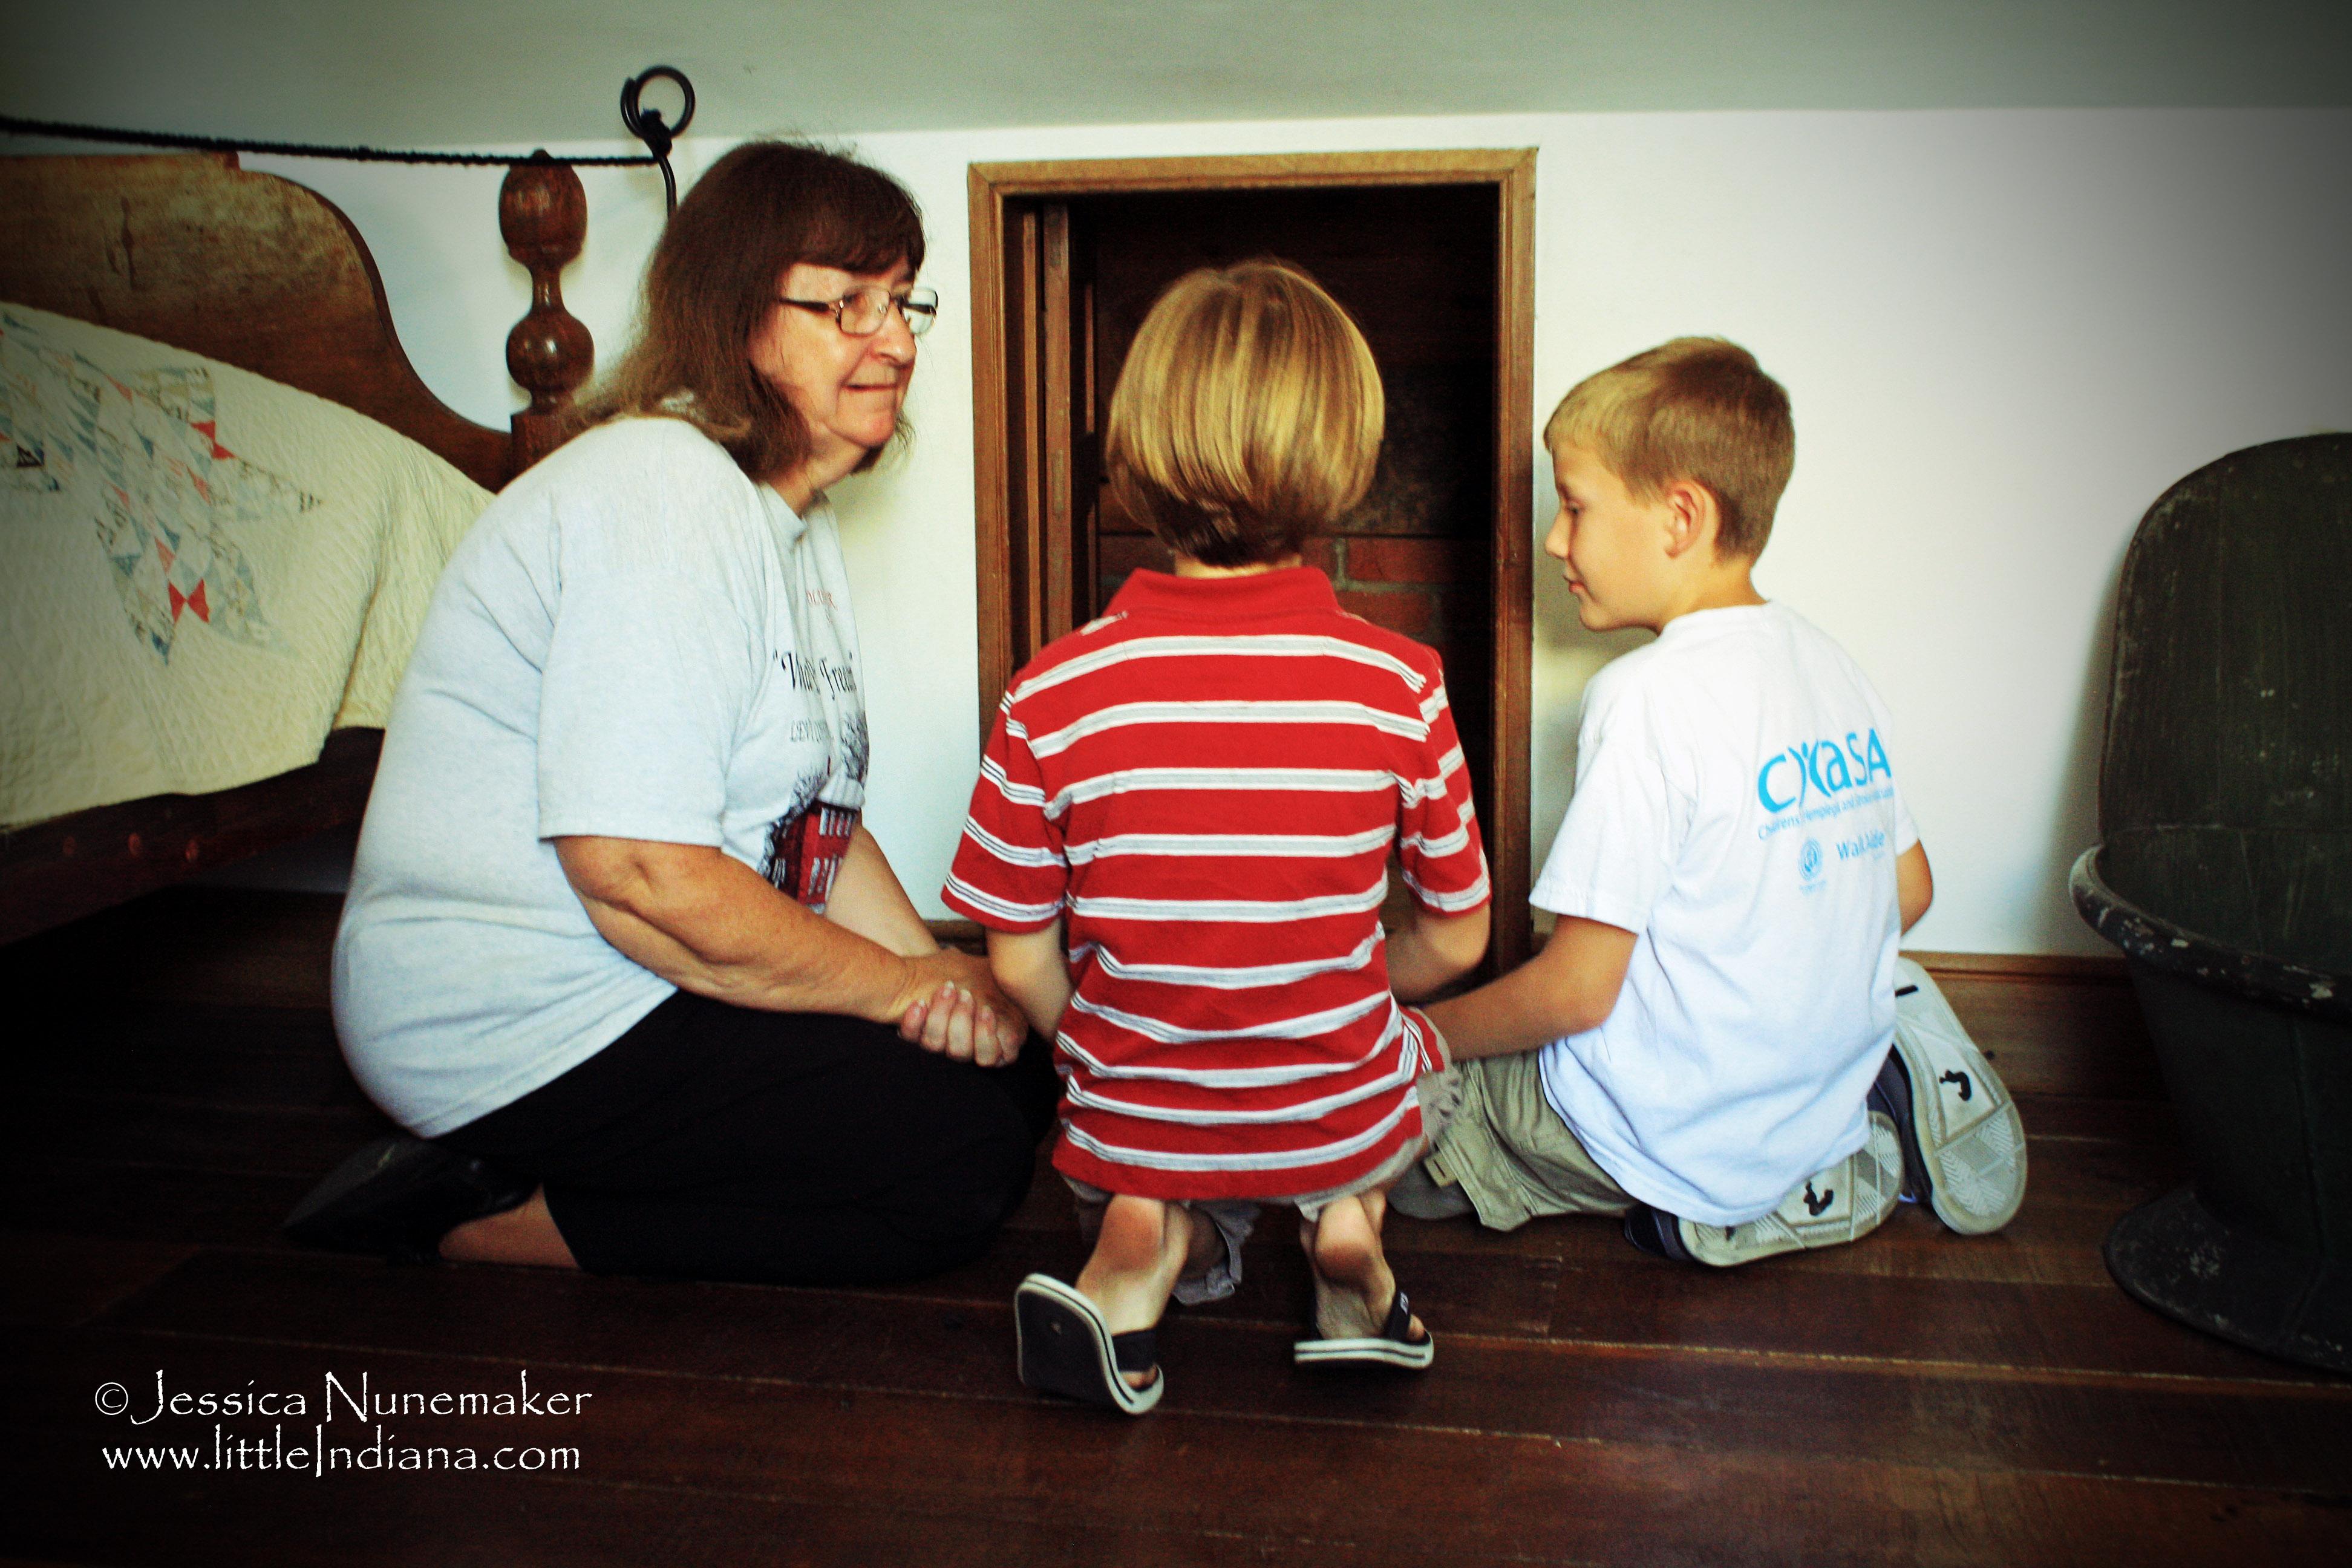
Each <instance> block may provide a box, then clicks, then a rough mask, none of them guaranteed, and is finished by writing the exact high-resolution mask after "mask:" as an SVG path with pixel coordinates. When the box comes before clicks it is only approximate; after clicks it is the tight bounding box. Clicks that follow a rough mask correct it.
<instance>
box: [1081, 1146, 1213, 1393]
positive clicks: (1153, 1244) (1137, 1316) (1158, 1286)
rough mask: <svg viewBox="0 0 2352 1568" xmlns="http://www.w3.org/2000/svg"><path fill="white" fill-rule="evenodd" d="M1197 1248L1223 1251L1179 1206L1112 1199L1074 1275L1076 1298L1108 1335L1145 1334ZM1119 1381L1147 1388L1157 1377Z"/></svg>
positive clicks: (1204, 1224) (1209, 1230) (1205, 1225)
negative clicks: (1098, 1315)
mask: <svg viewBox="0 0 2352 1568" xmlns="http://www.w3.org/2000/svg"><path fill="white" fill-rule="evenodd" d="M1203 1243H1206V1244H1209V1245H1213V1246H1222V1245H1223V1243H1221V1242H1219V1241H1218V1238H1217V1227H1216V1226H1213V1225H1211V1224H1210V1223H1209V1222H1208V1221H1207V1220H1206V1219H1204V1218H1202V1216H1200V1215H1196V1214H1194V1213H1192V1210H1190V1209H1188V1208H1186V1207H1184V1205H1181V1204H1170V1203H1162V1202H1161V1201H1160V1200H1159V1199H1158V1198H1139V1197H1132V1196H1129V1194H1124V1193H1120V1194H1114V1195H1113V1196H1112V1198H1111V1200H1110V1203H1109V1205H1108V1206H1107V1207H1106V1208H1105V1209H1104V1210H1103V1217H1102V1230H1101V1231H1100V1233H1099V1234H1097V1236H1096V1237H1095V1250H1094V1256H1093V1257H1091V1258H1087V1266H1086V1268H1083V1269H1081V1270H1079V1272H1078V1290H1079V1293H1080V1294H1082V1295H1084V1296H1085V1297H1086V1298H1087V1300H1089V1301H1092V1302H1093V1303H1094V1304H1095V1305H1096V1306H1097V1307H1099V1308H1100V1309H1102V1315H1103V1321H1104V1323H1105V1324H1107V1325H1108V1327H1109V1329H1110V1331H1111V1332H1112V1333H1114V1334H1124V1333H1128V1332H1130V1331H1134V1330H1136V1329H1148V1328H1150V1327H1151V1326H1152V1325H1153V1324H1155V1323H1157V1322H1159V1321H1160V1313H1162V1312H1164V1311H1166V1310H1167V1309H1168V1296H1169V1292H1171V1291H1172V1290H1174V1289H1176V1281H1177V1280H1178V1279H1181V1278H1183V1276H1184V1273H1185V1270H1186V1268H1188V1267H1190V1266H1191V1264H1192V1254H1193V1253H1194V1252H1196V1251H1200V1250H1202V1244H1203ZM1203 1263H1204V1264H1205V1259H1204V1260H1203ZM1124 1375H1125V1376H1126V1378H1127V1381H1128V1384H1129V1387H1132V1388H1147V1387H1150V1384H1151V1380H1152V1378H1153V1377H1154V1376H1156V1375H1157V1373H1148V1372H1140V1373H1138V1372H1130V1373H1125V1374H1124Z"/></svg>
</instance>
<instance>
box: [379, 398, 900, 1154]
mask: <svg viewBox="0 0 2352 1568" xmlns="http://www.w3.org/2000/svg"><path fill="white" fill-rule="evenodd" d="M865 799H866V708H865V700H864V696H863V694H862V693H861V692H860V690H859V687H858V678H857V636H856V627H855V626H854V624H853V623H852V621H851V619H850V613H849V591H848V584H847V582H846V580H845V577H844V574H843V572H842V565H841V549H840V542H839V540H838V537H837V536H836V534H835V531H834V524H833V520H832V517H831V515H830V514H829V512H828V511H827V510H825V509H824V507H823V506H819V507H817V508H814V509H813V510H812V513H811V515H810V516H808V517H807V518H802V517H799V516H796V515H795V514H794V513H793V510H792V509H791V508H790V507H788V506H786V505H785V504H784V502H783V500H782V498H781V497H779V496H778V495H777V494H776V492H775V491H774V490H772V489H769V488H768V487H767V486H765V485H759V484H754V483H752V482H751V480H750V479H746V478H745V477H744V476H743V473H742V471H741V470H740V469H739V468H737V467H736V466H735V463H734V460H733V459H732V458H730V457H729V456H728V455H727V454H726V452H725V451H723V450H722V449H721V448H720V447H718V446H717V445H716V444H714V443H713V442H711V441H710V440H709V439H708V438H707V437H704V436H702V435H701V434H700V433H699V432H698V431H696V430H695V429H694V428H693V427H692V426H688V425H687V424H685V423H684V422H682V421H679V420H675V419H629V420H622V421H619V422H616V423H614V424H611V425H606V426H601V427H599V428H597V429H594V430H592V431H589V432H588V433H586V434H584V435H583V436H581V437H579V438H578V439H576V440H574V441H572V443H571V444H570V445H568V446H566V447H563V448H562V450H560V451H558V452H556V453H555V454H554V455H553V456H551V457H550V458H547V459H546V460H545V461H544V462H541V464H539V465H538V466H537V467H536V468H532V469H531V470H530V472H528V473H526V474H524V475H523V476H522V477H521V478H520V479H517V480H516V481H515V482H514V483H513V484H512V485H509V487H508V488H507V489H506V490H505V492H504V493H502V494H501V495H500V496H499V498H498V500H496V501H494V502H493V503H491V505H490V507H489V509H488V510H487V511H485V512H484V513H483V514H482V517H481V519H480V521H478V522H477V523H476V524H475V525H474V529H473V531H472V532H471V533H469V534H468V535H467V538H466V541H465V542H464V543H463V544H462V545H460V546H459V547H458V549H457V552H456V554H454V555H453V556H452V557H451V558H450V561H449V564H448V567H447V569H446V572H445V573H444V574H443V575H442V577H441V581H440V584H439V586H438V587H437V588H436V590H435V593H434V596H433V605H432V608H431V610H430V611H429V612H428V613H427V615H426V616H425V627H424V630H423V632H422V634H421V635H420V636H419V637H418V639H417V644H416V651H415V655H414V656H413V657H412V658H411V659H410V661H409V665H408V669H407V673H406V674H405V676H404V678H403V679H402V681H401V684H400V689H399V691H398V693H397V695H396V696H395V697H394V700H393V705H392V716H391V719H390V721H389V722H388V724H387V725H386V728H385V734H384V745H383V761H382V763H381V764H380V765H379V767H378V769H377V773H376V780H375V791H374V794H373V796H372V797H371V798H370V800H369V802H368V811H367V820H366V824H365V826H364V827H363V828H362V831H361V834H360V847H359V858H358V862H357V864H356V865H355V867H354V868H353V870H352V890H351V896H350V900H349V901H348V902H347V903H346V905H345V907H344V910H343V921H342V928H341V931H340V932H338V934H337V937H336V942H335V990H334V996H335V1026H336V1029H337V1031H338V1033H339V1034H340V1035H341V1038H342V1042H343V1051H344V1054H345V1056H346V1057H347V1058H349V1059H350V1062H351V1065H352V1072H353V1073H354V1074H355V1075H356V1076H357V1077H358V1079H359V1080H360V1083H361V1085H362V1087H363V1088H365V1089H367V1091H368V1093H369V1094H370V1095H371V1096H372V1097H373V1099H374V1100H376V1102H377V1103H378V1104H380V1105H382V1106H383V1108H384V1110H387V1111H388V1112H390V1113H391V1114H392V1115H393V1116H394V1117H395V1118H396V1119H398V1120H399V1121H401V1122H402V1123H404V1125H406V1126H408V1127H409V1128H411V1129H413V1130H414V1131H416V1132H418V1133H419V1134H421V1135H423V1136H425V1137H432V1136H435V1135H436V1134H439V1133H442V1132H446V1131H451V1130H453V1129H455V1128H458V1127H462V1126H464V1125H465V1124H466V1123H467V1122H469V1121H473V1120H475V1119H476V1118H478V1117H479V1116H482V1115H484V1114H486V1113H488V1112H489V1111H491V1110H497V1109H498V1108H499V1107H500V1106H503V1105H507V1104H509V1103H511V1102H512V1101H514V1100H518V1099H520V1097H521V1096H523V1095H525V1094H528V1093H529V1092H530V1091H531V1090H532V1089H537V1088H539V1087H541V1085H543V1084H545V1083H548V1082H550V1081H551V1080H552V1079H556V1078H558V1077H560V1076H562V1074H563V1073H564V1072H566V1071H568V1070H570V1069H571V1068H573V1067H576V1066H578V1065H579V1064H580V1063H581V1062H583V1061H585V1060H586V1059H587V1058H590V1057H592V1056H593V1055H595V1054H596V1052H598V1051H599V1050H602V1049H603V1048H604V1047H605V1046H607V1045H609V1044H611V1043H612V1042H613V1041H614V1039H616V1038H618V1037H620V1036H621V1035H622V1034H623V1033H625V1031H626V1030H627V1029H628V1028H629V1027H630V1026H632V1025H634V1024H635V1023H636V1022H637V1021H638V1020H639V1019H640V1018H643V1017H644V1016H646V1014H647V1013H649V1012H651V1011H652V1010H653V1009H654V1008H655V1007H656V1006H657V1005H660V1004H661V1003H662V1002H663V1001H665V1000H667V998H668V997H669V996H670V995H671V994H673V992H674V991H675V990H676V987H674V986H672V985H671V984H669V983H668V982H667V981H666V980H663V979H662V978H661V977H660V976H658V975H656V974H655V973H652V972H651V971H649V970H646V969H645V968H643V967H641V966H639V965H638V964H636V963H633V962H632V961H630V960H629V959H627V958H625V957H623V956H622V954H621V953H620V952H618V951H617V950H616V949H614V947H613V946H612V945H611V944H610V943H608V942H605V940H604V938H603V937H602V936H601V935H599V934H598V933H597V931H596V929H595V927H594V926H593V924H591V923H590V921H589V919H588V914H587V910H585V909H584V908H583V906H582V904H581V902H580V900H579V897H578V895H577V894H575V893H574V892H573V891H572V886H571V884H570V883H569V882H568V881H566V880H565V879H564V875H563V869H562V865H561V864H560V863H559V862H558V860H557V858H556V854H555V847H554V845H553V844H552V843H551V840H552V839H554V838H556V837H562V836H567V835H573V834H592V835H599V836H604V837H615V838H642V839H656V840H660V841H664V842H668V843H677V844H705V845H712V846H716V847H719V848H720V849H723V850H724V851H725V852H726V853H728V854H729V855H731V856H733V857H734V858H736V859H738V860H740V861H742V862H743V863H744V864H745V865H747V866H750V867H751V868H753V869H755V870H757V871H759V872H761V874H762V875H764V876H766V877H767V878H768V879H770V880H771V881H772V882H775V883H776V884H777V885H778V886H779V887H782V888H784V889H786V890H787V891H791V892H793V893H794V894H795V896H798V897H800V898H802V899H803V901H805V902H809V903H811V904H813V905H814V906H815V907H818V908H822V906H823V900H824V890H825V889H826V888H827V887H828V886H829V885H830V868H831V865H832V864H833V863H835V860H836V859H837V856H838V853H839V849H840V847H841V845H842V843H843V842H844V841H845V838H846V835H847V832H848V829H849V826H851V825H853V824H854V823H855V822H856V813H857V812H858V810H859V809H860V808H861V807H862V806H863V805H864V804H865ZM812 807H824V808H830V809H820V810H816V811H814V812H813V811H812V809H811V808H812ZM820 828H821V829H822V831H821V832H819V831H815V830H818V829H820Z"/></svg>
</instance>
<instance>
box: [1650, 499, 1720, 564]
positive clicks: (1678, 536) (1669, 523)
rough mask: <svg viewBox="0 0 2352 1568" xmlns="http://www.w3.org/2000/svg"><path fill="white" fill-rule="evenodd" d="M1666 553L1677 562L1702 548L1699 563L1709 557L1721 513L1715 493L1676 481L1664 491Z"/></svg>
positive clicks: (1713, 545)
mask: <svg viewBox="0 0 2352 1568" xmlns="http://www.w3.org/2000/svg"><path fill="white" fill-rule="evenodd" d="M1664 499H1665V508H1666V517H1665V522H1666V553H1667V554H1668V555H1669V556H1672V557H1675V558H1679V557H1681V556H1683V555H1685V554H1686V553H1688V552H1690V551H1691V550H1693V549H1697V548H1701V547H1704V548H1703V550H1702V553H1701V554H1700V556H1699V559H1700V560H1702V561H1704V560H1707V559H1709V558H1710V557H1711V556H1712V553H1713V552H1714V549H1715V539H1716V534H1717V531H1719V530H1720V529H1721V527H1722V525H1723V511H1722V509H1721V507H1720V506H1718V505H1717V502H1716V499H1715V492H1714V491H1713V490H1711V489H1707V488H1706V486H1705V485H1703V484H1701V483H1699V482H1698V481H1697V480H1696V479H1676V480H1675V481H1674V482H1673V483H1672V484H1669V485H1668V486H1667V487H1666V493H1665V498H1664Z"/></svg>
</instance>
